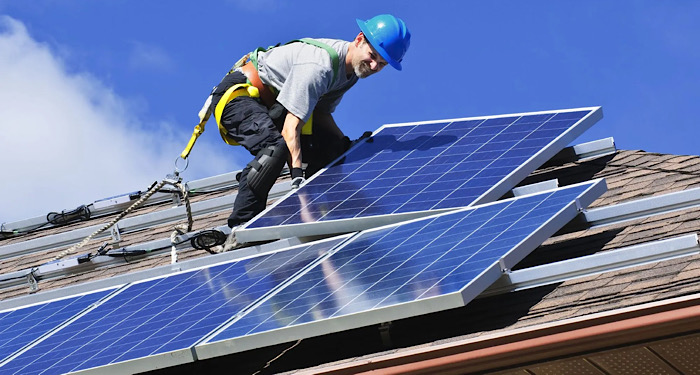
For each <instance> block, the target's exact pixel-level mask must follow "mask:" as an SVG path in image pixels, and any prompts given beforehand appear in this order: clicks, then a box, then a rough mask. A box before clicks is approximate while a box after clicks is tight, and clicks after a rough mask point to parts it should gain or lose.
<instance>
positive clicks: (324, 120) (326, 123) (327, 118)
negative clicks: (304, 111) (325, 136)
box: [314, 111, 345, 139]
mask: <svg viewBox="0 0 700 375" xmlns="http://www.w3.org/2000/svg"><path fill="white" fill-rule="evenodd" d="M314 126H315V127H317V129H318V128H323V129H324V130H325V131H326V132H328V133H330V134H331V135H333V136H335V137H337V138H338V139H341V138H343V137H344V136H345V134H343V131H342V130H340V128H339V127H338V124H336V123H335V120H334V119H333V115H332V114H330V113H324V112H319V111H314Z"/></svg>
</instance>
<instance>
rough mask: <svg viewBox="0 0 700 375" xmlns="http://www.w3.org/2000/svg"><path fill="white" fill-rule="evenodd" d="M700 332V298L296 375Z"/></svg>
mask: <svg viewBox="0 0 700 375" xmlns="http://www.w3.org/2000/svg"><path fill="white" fill-rule="evenodd" d="M698 329H700V293H698V294H693V295H689V296H683V297H677V298H673V299H668V300H664V301H657V302H651V303H647V304H644V305H639V306H634V307H628V308H623V309H616V310H612V311H607V312H602V313H596V314H591V315H587V316H583V317H578V318H571V319H566V320H562V321H559V322H554V323H546V324H541V325H536V326H532V327H526V328H521V329H517V330H511V331H507V332H500V333H495V334H491V335H484V336H480V337H476V338H468V339H464V340H460V341H457V342H452V343H448V344H442V345H436V346H431V347H426V348H418V349H413V350H405V351H402V352H399V353H393V354H387V355H384V356H379V357H373V358H368V359H365V360H362V361H357V362H352V363H344V364H339V365H335V366H330V367H327V368H314V369H308V370H301V371H298V372H296V373H295V375H298V374H310V373H314V374H333V375H341V374H358V373H365V372H369V371H378V370H381V373H382V374H411V373H422V374H425V373H440V374H448V373H465V372H472V371H486V370H495V369H496V368H503V367H510V366H517V365H520V364H525V363H527V362H532V361H537V360H544V359H548V358H553V357H555V356H564V355H574V354H577V353H581V352H584V351H590V350H598V349H604V348H608V347H611V346H615V345H621V344H625V343H629V342H632V341H635V342H636V341H640V340H651V339H657V338H663V337H668V336H671V335H679V334H683V333H685V332H691V331H695V330H698Z"/></svg>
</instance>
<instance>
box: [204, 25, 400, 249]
mask: <svg viewBox="0 0 700 375" xmlns="http://www.w3.org/2000/svg"><path fill="white" fill-rule="evenodd" d="M357 24H358V26H359V27H360V30H361V31H360V33H359V34H358V35H357V37H355V39H354V40H353V41H351V42H347V41H342V40H334V39H303V40H299V41H294V42H290V43H288V44H285V45H283V46H278V47H274V48H271V49H267V50H261V49H258V50H256V51H254V52H252V53H251V54H250V56H246V57H244V59H242V61H246V59H247V58H248V57H249V58H250V61H249V62H247V63H245V64H243V65H241V64H237V66H234V68H235V69H232V70H231V72H229V74H227V75H226V77H224V79H223V80H222V81H221V83H220V84H219V85H218V86H217V87H216V88H215V89H214V91H213V93H212V103H211V108H216V111H214V112H215V115H216V119H217V121H218V123H219V129H220V131H221V133H222V137H224V140H225V141H226V142H227V143H229V144H240V145H242V146H244V147H245V148H246V149H247V150H248V151H249V152H250V153H251V154H252V155H254V156H255V159H254V160H253V161H251V162H250V163H249V164H248V165H247V166H246V167H245V168H244V169H243V171H242V172H241V175H240V177H239V185H238V195H237V197H236V201H235V203H234V206H233V213H232V214H231V216H229V218H228V226H229V227H230V228H234V227H236V226H238V225H240V224H242V223H245V222H246V221H248V220H250V219H252V218H253V217H254V216H255V215H257V214H258V213H260V212H261V211H262V210H264V209H265V205H266V201H267V195H268V193H269V191H270V189H271V188H272V185H274V183H275V181H276V179H277V177H278V176H279V173H280V171H281V170H282V168H283V167H284V164H285V162H288V163H289V164H290V168H291V177H292V187H293V188H298V187H299V186H300V185H301V184H303V182H304V181H305V179H304V176H303V173H302V160H304V161H305V162H307V171H306V172H307V174H306V178H309V177H310V176H311V175H312V174H313V173H315V172H316V171H318V170H319V169H320V168H322V167H324V166H325V165H326V164H327V163H329V162H330V161H332V160H334V159H335V158H336V157H338V156H340V155H341V154H342V153H343V152H345V151H346V150H347V148H348V147H349V145H350V142H349V139H348V138H347V137H345V136H344V134H343V132H342V131H341V130H340V129H339V128H338V126H337V125H336V123H335V121H334V119H333V116H332V113H333V111H334V110H335V107H336V106H337V105H338V103H339V102H340V100H341V99H342V97H343V94H344V93H345V92H346V91H347V90H348V89H350V87H352V86H353V85H354V84H355V83H356V82H357V80H358V79H359V78H366V77H369V76H370V75H372V74H374V73H376V72H379V71H380V70H382V68H384V66H386V65H387V64H390V65H391V66H393V67H394V68H396V69H397V70H401V60H402V59H403V57H404V55H405V53H406V50H407V49H408V47H409V44H410V38H411V35H410V33H409V31H408V29H407V28H406V25H405V23H404V22H403V21H402V20H401V19H399V18H396V17H394V16H392V15H388V14H383V15H379V16H376V17H373V18H371V19H369V20H367V21H361V20H357ZM239 63H240V62H239ZM238 65H240V66H238ZM246 82H249V83H250V85H252V86H255V87H256V88H257V89H258V90H253V91H251V90H250V89H251V88H250V87H245V86H249V85H246ZM236 85H239V86H236ZM243 88H245V90H243ZM246 90H247V91H246ZM258 94H259V98H257V97H256V96H258ZM222 98H223V99H222ZM310 118H312V133H311V135H310V136H309V137H306V136H304V137H302V129H304V130H306V129H307V127H306V126H305V123H307V121H308V120H309V119H310ZM302 138H304V139H302ZM307 138H308V139H307ZM302 151H303V154H304V157H302ZM234 233H235V232H232V235H231V236H229V239H228V241H227V243H226V245H225V247H224V251H228V250H230V249H232V248H234V247H236V246H237V244H236V243H235V234H234Z"/></svg>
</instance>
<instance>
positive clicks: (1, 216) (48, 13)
mask: <svg viewBox="0 0 700 375" xmlns="http://www.w3.org/2000/svg"><path fill="white" fill-rule="evenodd" d="M330 4H336V3H334V2H328V1H308V0H299V1H273V0H262V1H260V0H257V1H250V0H246V1H244V0H228V1H213V0H208V1H180V0H176V1H168V2H163V1H143V0H107V1H92V0H66V1H56V0H33V1H19V0H15V1H7V0H0V103H3V104H2V105H0V119H2V120H0V126H1V127H2V131H3V134H2V136H0V148H2V149H3V150H4V151H5V152H4V153H3V154H4V157H3V159H4V163H3V164H4V165H5V168H6V169H5V173H4V177H3V182H2V184H0V223H2V222H7V221H15V220H19V219H24V218H29V217H34V216H42V215H45V214H46V213H48V212H49V211H60V210H62V209H71V208H74V207H76V206H77V205H79V204H86V203H91V202H92V201H94V200H97V199H100V198H105V197H108V196H113V195H118V194H123V193H127V192H131V191H135V190H145V189H147V188H148V186H149V185H150V184H151V183H152V182H153V181H156V180H160V179H162V178H163V177H164V176H165V174H167V173H170V172H171V171H172V169H173V162H174V160H175V158H176V157H177V155H178V154H179V153H180V151H181V150H182V148H183V147H184V145H185V143H186V141H187V140H188V138H189V135H190V134H191V131H192V128H193V127H194V125H195V124H196V122H197V112H198V111H199V109H200V107H201V105H202V103H203V101H204V100H205V99H206V97H207V95H208V93H209V91H210V90H211V88H212V87H213V86H214V85H216V84H217V83H218V82H219V80H220V79H221V77H222V76H223V75H224V74H225V73H226V71H227V70H228V68H229V67H230V66H231V65H232V64H233V63H234V62H235V61H236V60H237V59H238V58H239V57H240V56H241V55H243V54H244V53H246V52H248V51H249V50H252V49H254V48H255V47H258V46H268V45H271V44H275V43H277V42H286V41H288V40H291V39H296V38H300V37H331V38H339V39H346V40H350V39H352V38H353V37H354V36H355V35H356V34H357V33H358V31H359V30H358V28H357V25H356V23H355V18H363V19H366V18H369V17H372V16H374V15H376V14H380V13H393V14H395V15H397V16H399V17H401V18H403V19H404V21H405V22H406V23H407V25H408V27H409V29H410V30H411V33H412V42H411V48H410V50H409V51H408V53H407V55H406V57H405V59H404V63H403V66H404V70H403V71H401V72H398V71H395V70H393V69H391V68H390V67H388V68H387V69H385V70H384V71H383V72H381V73H380V74H378V75H375V76H373V77H370V78H368V79H366V80H362V81H361V82H359V83H358V84H357V85H356V86H355V87H354V88H353V89H352V90H351V91H350V92H348V94H347V95H346V97H345V98H344V100H343V103H341V105H340V106H339V108H338V110H337V111H336V114H335V118H336V121H337V122H338V124H339V125H340V127H341V128H342V129H343V130H344V131H345V133H346V134H348V135H349V136H350V137H357V136H359V135H360V134H362V132H363V131H365V130H374V129H376V128H378V127H379V126H381V125H382V124H385V123H397V122H408V121H425V120H437V119H445V118H458V117H470V116H480V115H495V114H505V113H520V112H529V111H540V110H549V109H562V108H575V107H588V106H596V105H601V106H603V111H604V118H603V119H602V120H601V121H600V122H599V123H598V124H597V125H595V126H594V127H593V128H592V129H591V130H589V131H588V132H587V133H586V134H584V135H583V136H582V137H581V138H580V139H579V140H578V141H577V143H578V142H585V141H590V140H595V139H600V138H605V137H614V138H615V141H616V143H617V146H618V148H621V149H643V150H646V151H651V152H659V153H674V154H691V155H693V154H694V155H697V154H698V147H697V146H696V143H697V135H698V133H699V132H698V123H697V121H696V120H695V116H694V113H695V112H694V111H695V109H696V107H697V106H698V104H697V103H700V90H699V89H700V69H698V67H699V66H700V48H699V47H698V46H700V27H698V26H697V20H698V19H700V2H692V1H585V2H574V1H478V2H477V1H463V0H462V1H433V2H427V1H381V0H375V1H364V0H355V1H353V2H346V3H344V5H343V7H342V9H341V8H340V7H339V6H337V5H330ZM207 129H208V130H207V131H206V132H205V133H204V135H203V136H202V137H201V138H200V141H198V143H197V145H196V146H195V149H194V151H193V153H192V155H191V157H190V167H189V169H188V170H187V171H185V172H184V174H183V176H184V178H185V179H186V180H192V179H197V178H202V177H206V176H209V175H214V174H220V173H225V172H228V171H231V170H234V169H238V168H241V167H242V166H243V165H245V163H247V162H248V160H249V159H250V157H249V156H248V154H247V153H246V152H245V150H243V149H242V148H240V147H238V148H234V147H231V146H228V145H225V144H224V143H223V142H222V141H221V140H220V138H219V135H218V132H217V130H216V124H215V123H214V122H213V121H212V122H211V123H210V124H209V125H208V127H207Z"/></svg>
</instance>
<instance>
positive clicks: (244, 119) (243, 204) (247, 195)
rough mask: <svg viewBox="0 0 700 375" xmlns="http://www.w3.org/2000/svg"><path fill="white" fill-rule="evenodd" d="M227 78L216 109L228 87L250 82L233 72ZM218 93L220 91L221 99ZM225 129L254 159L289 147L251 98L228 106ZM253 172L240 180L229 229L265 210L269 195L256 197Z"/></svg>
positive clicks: (245, 172)
mask: <svg viewBox="0 0 700 375" xmlns="http://www.w3.org/2000/svg"><path fill="white" fill-rule="evenodd" d="M226 78H227V79H225V81H228V82H222V84H221V85H219V88H217V90H216V91H215V92H214V96H215V98H214V100H215V101H216V102H215V103H213V104H212V105H213V106H216V103H218V99H219V98H220V95H221V94H222V93H223V92H225V91H226V89H227V88H228V87H230V86H232V85H234V84H237V83H245V81H246V78H245V76H244V75H243V74H242V73H240V72H233V73H231V74H229V75H228V76H227V77H226ZM224 83H225V84H224ZM222 86H223V87H222ZM217 91H219V92H218V94H219V95H218V97H217ZM221 126H223V127H224V128H226V130H227V132H228V136H229V137H230V138H233V139H234V140H236V142H238V144H240V145H241V146H243V147H245V148H246V150H248V152H250V154H251V155H253V156H255V155H257V154H258V152H260V150H262V149H264V148H266V147H269V146H277V145H282V146H284V147H286V144H285V142H284V138H282V135H281V134H280V132H279V130H277V128H276V127H275V124H274V123H273V122H272V119H270V116H269V114H268V112H267V107H265V106H264V105H263V104H262V103H260V102H259V101H258V100H256V99H254V98H251V97H247V96H239V97H237V98H235V99H233V100H232V101H230V102H229V103H228V104H226V106H225V107H224V110H223V112H222V114H221ZM250 170H251V166H250V165H246V167H245V168H243V171H242V172H241V175H240V177H239V181H238V194H237V195H236V200H235V201H234V204H233V212H232V213H231V215H230V216H229V218H228V226H229V227H231V228H233V227H234V226H237V225H240V224H242V223H245V222H246V221H248V220H250V219H252V218H253V217H254V216H255V215H257V214H259V213H260V212H262V210H264V209H265V205H266V203H267V194H268V192H258V194H256V193H255V192H253V191H252V190H251V189H250V187H249V186H248V173H249V172H250Z"/></svg>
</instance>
